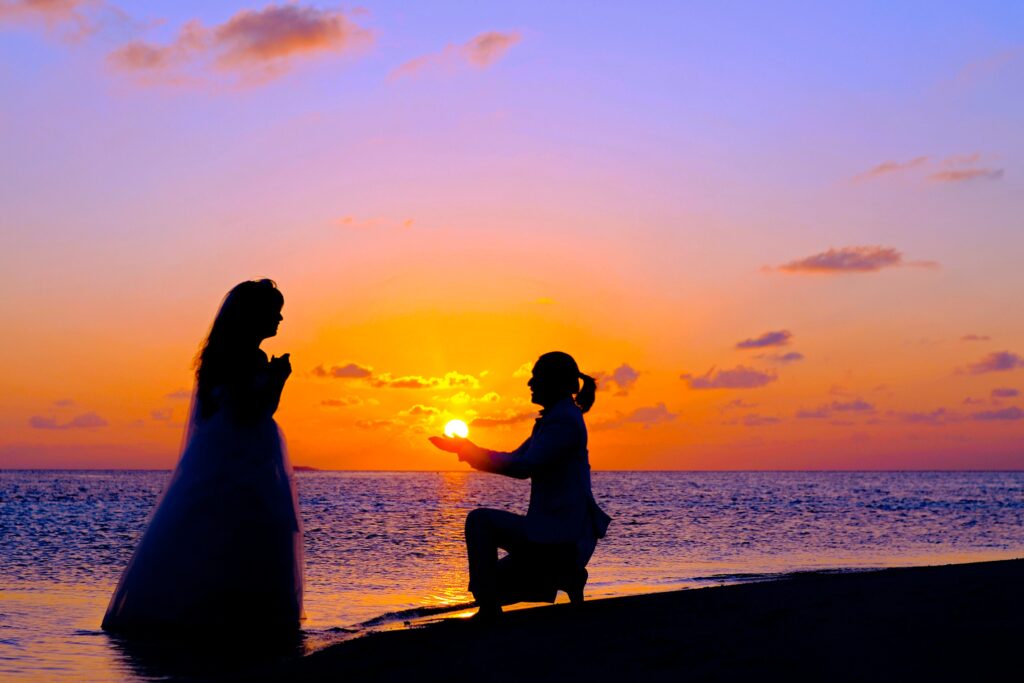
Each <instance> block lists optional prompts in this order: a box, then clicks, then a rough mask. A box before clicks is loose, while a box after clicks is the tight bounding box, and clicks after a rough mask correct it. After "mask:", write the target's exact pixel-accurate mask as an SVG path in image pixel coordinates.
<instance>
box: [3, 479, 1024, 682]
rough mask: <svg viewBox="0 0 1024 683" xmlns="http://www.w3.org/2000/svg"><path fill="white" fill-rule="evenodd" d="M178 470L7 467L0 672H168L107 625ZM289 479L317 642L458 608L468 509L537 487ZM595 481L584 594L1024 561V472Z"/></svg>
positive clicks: (64, 675) (520, 499) (518, 505)
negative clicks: (602, 515) (604, 522)
mask: <svg viewBox="0 0 1024 683" xmlns="http://www.w3.org/2000/svg"><path fill="white" fill-rule="evenodd" d="M169 475H170V473H169V472H165V471H0V678H2V679H3V680H76V681H109V680H126V681H139V680H153V679H160V678H162V676H161V675H160V674H159V671H158V672H156V673H154V672H153V671H152V669H146V670H142V669H140V667H139V666H137V665H136V664H137V663H136V662H133V661H132V657H131V655H130V653H127V652H126V651H125V650H124V648H122V647H118V646H117V643H116V642H114V641H113V640H112V639H111V638H109V637H108V636H107V635H106V634H104V633H103V632H102V631H100V630H99V624H100V620H101V619H102V617H103V612H104V610H105V608H106V603H107V600H108V599H109V597H110V593H111V592H112V590H113V588H114V585H115V584H116V583H117V580H118V577H119V576H120V573H121V571H122V569H123V568H124V566H125V564H126V563H127V561H128V559H129V557H130V555H131V552H132V549H133V548H134V546H135V543H136V541H137V539H138V538H139V536H140V534H141V533H142V531H143V529H144V528H145V524H146V520H147V517H148V515H149V514H150V512H151V510H152V507H153V504H154V501H155V500H156V497H157V496H158V494H159V493H160V490H161V488H162V487H163V485H164V484H165V482H166V481H167V479H168V478H169ZM296 476H297V481H298V489H299V498H300V505H301V512H302V516H303V519H304V523H305V552H306V556H305V561H306V603H305V610H306V620H305V622H304V632H305V640H304V642H305V645H304V647H305V648H306V649H307V650H308V649H310V648H315V647H318V646H320V645H322V644H324V643H328V642H331V640H332V639H335V638H338V637H344V636H343V634H346V633H348V632H349V631H350V630H356V631H359V630H364V631H365V630H366V629H367V628H384V627H387V625H388V624H391V623H398V624H400V623H402V621H404V620H406V619H410V618H414V617H415V616H416V615H418V614H424V613H429V612H433V611H434V610H435V609H444V608H452V609H453V610H454V609H462V608H464V607H465V605H466V603H468V602H469V601H470V600H471V599H472V598H471V596H470V595H469V594H468V592H467V590H466V581H467V576H466V561H465V554H464V547H463V540H462V527H463V521H464V518H465V515H466V513H467V512H468V511H469V510H471V509H473V508H475V507H478V506H487V507H496V508H502V509H507V510H512V511H514V512H525V510H526V502H527V499H528V496H529V483H528V482H524V481H517V480H513V479H508V478H504V477H498V476H494V475H487V474H481V473H475V472H473V473H470V472H402V473H398V472H394V473H388V472H300V473H298V474H297V475H296ZM594 493H595V497H596V498H597V500H598V502H599V503H600V504H601V506H602V507H603V508H604V509H605V510H606V511H607V512H608V513H609V514H610V515H612V517H613V522H612V526H611V528H610V529H609V533H608V537H607V538H606V539H604V540H603V541H602V542H601V543H600V544H599V545H598V548H597V552H596V553H595V554H594V557H593V559H592V560H591V563H590V566H589V570H590V581H589V583H588V584H587V590H586V594H587V598H588V599H590V598H599V597H605V596H614V595H627V594H635V593H644V592H652V591H665V590H673V589H678V588H695V587H700V586H708V585H717V584H722V583H733V582H739V581H756V580H766V579H770V578H772V577H777V576H781V575H785V574H788V573H792V572H802V571H823V570H826V571H832V570H836V571H849V570H858V569H865V568H875V567H891V566H912V565H932V564H947V563H954V562H970V561H981V560H992V559H1007V558H1017V557H1024V472H595V473H594ZM560 600H564V596H560ZM242 627H244V625H241V624H240V628H242Z"/></svg>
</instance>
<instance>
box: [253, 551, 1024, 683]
mask: <svg viewBox="0 0 1024 683" xmlns="http://www.w3.org/2000/svg"><path fill="white" fill-rule="evenodd" d="M1022 646H1024V560H1010V561H1002V562H985V563H975V564H962V565H946V566H941V567H918V568H908V569H886V570H880V571H869V572H858V573H845V574H805V575H797V576H795V577H793V578H789V579H785V580H781V581H774V582H767V583H755V584H743V585H732V586H722V587H712V588H706V589H697V590H683V591H674V592H670V593H661V594H653V595H642V596H634V597H624V598H611V599H605V600H595V601H591V602H587V603H585V604H583V605H581V606H573V605H554V606H546V607H539V608H535V609H525V610H518V611H513V612H508V613H506V614H505V615H504V618H503V619H502V620H501V622H500V623H498V624H494V625H491V626H486V625H478V624H475V623H471V622H468V621H465V620H457V619H450V620H446V621H443V622H440V623H436V624H432V625H429V626H426V627H423V628H419V629H413V630H406V631H391V632H384V633H375V634H370V635H368V636H366V637H363V638H358V639H355V640H351V641H347V642H342V643H339V644H337V645H334V646H331V647H329V648H327V649H325V650H322V651H320V652H317V653H314V654H313V655H310V656H308V657H305V658H302V659H299V660H294V661H291V662H287V663H284V664H281V665H280V666H279V667H277V668H272V669H270V670H267V669H264V670H263V671H262V672H259V674H258V675H256V674H254V673H253V672H249V673H247V674H246V675H245V676H244V678H245V679H253V678H254V677H257V678H260V679H261V680H289V681H327V680H332V681H342V680H349V681H370V680H396V681H397V680H403V681H570V680H578V681H682V680H760V681H763V680H783V679H786V680H821V681H834V680H843V681H879V680H887V681H889V680H892V681H895V680H907V681H909V680H965V681H966V680H974V681H995V680H1017V678H1016V677H1017V676H1018V675H1019V673H1020V668H1019V666H1020V661H1021V660H1020V654H1021V648H1022Z"/></svg>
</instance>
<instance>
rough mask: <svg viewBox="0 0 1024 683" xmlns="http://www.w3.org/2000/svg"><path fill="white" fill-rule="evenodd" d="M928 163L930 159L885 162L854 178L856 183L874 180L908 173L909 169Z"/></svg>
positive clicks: (918, 158) (917, 158)
mask: <svg viewBox="0 0 1024 683" xmlns="http://www.w3.org/2000/svg"><path fill="white" fill-rule="evenodd" d="M927 163H928V157H926V156H923V157H914V158H913V159H910V160H909V161H884V162H882V163H880V164H879V165H878V166H875V167H874V168H871V169H868V170H867V171H864V172H863V173H861V174H859V175H857V176H854V180H855V181H864V180H872V179H874V178H878V177H880V176H884V175H890V174H892V173H896V172H898V171H906V170H908V169H913V168H920V167H921V166H925V165H926V164H927Z"/></svg>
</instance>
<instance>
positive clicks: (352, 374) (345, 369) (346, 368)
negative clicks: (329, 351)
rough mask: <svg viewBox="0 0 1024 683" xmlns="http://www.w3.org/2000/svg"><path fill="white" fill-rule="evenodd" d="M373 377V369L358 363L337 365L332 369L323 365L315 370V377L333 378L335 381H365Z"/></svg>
mask: <svg viewBox="0 0 1024 683" xmlns="http://www.w3.org/2000/svg"><path fill="white" fill-rule="evenodd" d="M372 375H373V368H369V367H363V366H362V365H358V364H356V363H347V364H345V365H335V366H334V367H331V368H325V367H324V366H323V365H318V366H316V367H315V368H313V376H314V377H331V378H334V379H363V378H366V377H370V376H372Z"/></svg>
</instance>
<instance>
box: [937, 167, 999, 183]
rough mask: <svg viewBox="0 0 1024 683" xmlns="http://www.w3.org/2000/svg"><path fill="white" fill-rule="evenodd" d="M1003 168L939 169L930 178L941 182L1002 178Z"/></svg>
mask: <svg viewBox="0 0 1024 683" xmlns="http://www.w3.org/2000/svg"><path fill="white" fill-rule="evenodd" d="M1002 177H1003V169H1001V168H963V169H951V170H948V171H938V172H936V173H932V174H931V175H929V176H928V179H929V180H933V181H935V182H939V183H962V182H966V181H970V180H1001V179H1002Z"/></svg>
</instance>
